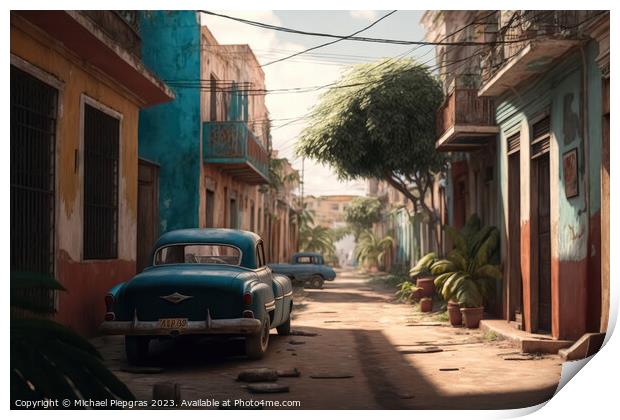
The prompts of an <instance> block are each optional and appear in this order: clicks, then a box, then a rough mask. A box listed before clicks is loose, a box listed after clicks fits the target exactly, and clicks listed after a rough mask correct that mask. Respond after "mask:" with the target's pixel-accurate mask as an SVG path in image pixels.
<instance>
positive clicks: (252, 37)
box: [201, 10, 365, 195]
mask: <svg viewBox="0 0 620 420" xmlns="http://www.w3.org/2000/svg"><path fill="white" fill-rule="evenodd" d="M218 13H219V12H218ZM221 13H223V14H230V15H232V16H235V17H240V18H244V19H248V20H255V21H259V22H264V23H269V24H272V25H282V22H281V21H280V19H279V18H278V16H276V15H275V14H274V13H273V12H272V11H247V10H235V11H231V12H221ZM201 22H202V24H203V25H206V26H207V27H208V28H209V30H210V31H211V33H213V35H214V36H215V38H216V39H217V40H218V42H220V43H221V44H248V45H249V46H250V47H251V48H252V50H253V51H254V54H255V55H256V56H257V58H258V61H259V62H261V63H266V62H268V61H272V60H274V59H277V58H280V57H284V56H286V55H289V54H292V53H293V52H297V51H302V50H304V49H306V48H307V47H305V46H304V45H301V44H298V43H294V42H289V41H283V40H281V39H279V38H278V35H277V32H274V31H271V30H267V29H262V28H258V27H254V26H250V25H246V24H243V23H239V22H233V21H230V20H227V19H223V18H220V17H217V16H208V15H203V16H202V19H201ZM342 70H343V68H342V67H341V66H338V65H325V64H320V63H317V62H316V61H314V60H311V59H309V58H307V57H304V56H303V55H302V56H300V57H295V58H294V59H291V60H286V61H283V62H281V63H276V64H273V65H270V66H267V67H264V68H263V71H264V72H265V84H266V86H267V89H281V88H291V87H305V86H320V85H325V84H328V83H331V82H334V81H335V80H337V79H338V78H339V76H340V74H341V71H342ZM322 92H323V91H322V90H319V91H314V92H307V93H288V94H277V93H274V94H269V95H267V98H266V103H267V108H268V109H269V113H270V116H271V119H272V120H273V121H272V133H271V134H272V142H273V148H274V149H276V150H278V151H279V153H280V156H284V157H287V158H288V159H289V160H290V161H292V162H293V166H294V167H295V168H296V169H301V159H300V158H296V157H295V156H294V149H295V147H294V146H295V142H296V140H297V138H298V136H299V133H300V132H301V131H302V129H303V128H304V121H303V120H301V121H293V120H283V119H287V118H294V117H300V116H303V115H306V114H308V113H309V112H310V111H311V109H312V106H313V105H314V104H316V103H317V102H318V101H319V95H320V94H321V93H322ZM286 123H290V124H287V125H286V126H283V127H281V128H278V126H280V125H283V124H286ZM304 192H305V193H306V194H315V195H320V194H364V192H365V183H364V182H361V183H360V182H340V181H338V180H337V177H336V174H335V173H334V172H333V171H332V170H331V169H330V168H328V167H325V166H323V165H320V164H318V163H316V162H313V161H311V160H308V159H306V161H305V191H304Z"/></svg>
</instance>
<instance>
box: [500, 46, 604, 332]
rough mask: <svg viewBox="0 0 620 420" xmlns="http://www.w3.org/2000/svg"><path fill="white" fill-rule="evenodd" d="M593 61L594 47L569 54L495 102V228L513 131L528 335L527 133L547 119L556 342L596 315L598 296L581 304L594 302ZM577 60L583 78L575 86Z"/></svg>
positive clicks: (596, 137)
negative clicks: (569, 169)
mask: <svg viewBox="0 0 620 420" xmlns="http://www.w3.org/2000/svg"><path fill="white" fill-rule="evenodd" d="M595 56H596V44H594V43H590V44H588V45H587V46H584V50H583V55H582V53H581V50H579V48H577V49H576V50H575V51H573V52H572V53H571V54H569V55H568V56H567V57H565V59H564V60H563V61H562V62H561V63H559V64H558V65H557V66H556V67H554V68H553V69H552V70H551V71H550V72H548V73H547V74H546V75H545V76H543V77H542V78H540V79H539V80H537V81H535V82H533V83H529V84H528V85H527V88H523V89H517V91H516V92H514V93H511V94H510V95H509V96H506V97H504V98H502V99H501V100H500V101H498V103H499V104H498V107H497V115H496V117H497V121H498V124H499V125H500V127H501V134H500V135H499V136H498V145H499V148H498V163H499V168H500V176H501V183H500V191H501V202H502V205H503V206H504V209H503V211H502V212H501V216H502V219H503V220H502V225H505V224H506V223H507V222H506V220H507V212H508V211H509V209H508V208H507V200H508V165H507V163H508V161H507V158H506V138H507V136H508V135H510V134H512V133H514V132H516V131H517V130H520V133H521V148H520V161H521V168H520V172H521V184H520V190H521V272H522V279H523V285H524V290H523V292H524V293H523V299H524V302H523V310H524V315H525V327H526V329H527V330H529V331H532V330H533V329H535V328H536V326H535V312H536V310H535V305H536V300H537V291H536V290H535V289H536V285H535V284H533V283H532V282H533V276H534V278H535V270H536V267H534V266H533V256H532V248H533V246H534V245H535V244H533V241H535V234H534V232H532V229H531V224H532V217H533V215H534V214H535V210H536V209H534V208H532V194H533V192H532V191H531V186H530V182H531V181H530V178H531V175H530V174H531V171H532V161H531V157H530V141H531V138H530V130H531V125H532V124H533V123H534V122H536V119H537V118H539V116H540V115H543V114H544V113H549V114H550V116H551V132H552V136H551V144H550V151H549V159H550V174H551V176H550V192H551V196H550V210H551V259H552V261H551V282H552V335H553V336H554V337H556V338H566V339H577V338H578V337H579V336H581V335H582V334H583V333H584V332H585V331H586V330H588V329H589V328H590V326H589V325H586V320H587V319H588V318H589V317H590V318H593V316H592V314H589V313H591V312H593V311H594V312H596V311H597V310H598V311H600V304H599V308H598V309H597V308H595V307H594V306H596V305H597V301H598V298H596V299H589V298H588V297H589V296H590V297H592V296H600V224H599V222H598V219H599V216H598V212H599V209H600V162H601V148H600V144H601V140H600V139H601V135H602V134H601V119H602V111H601V84H600V80H601V75H600V71H599V70H598V67H597V66H596V62H595V61H594V58H595ZM584 62H585V69H586V70H585V71H586V78H587V80H586V81H585V83H582V82H583V76H584V73H583V71H584ZM584 88H585V89H584ZM581 98H585V101H586V103H585V106H582V102H581ZM585 114H587V115H585ZM584 121H586V122H587V124H586V126H583V125H582V123H583V122H584ZM583 130H585V132H584V131H583ZM584 133H585V134H586V135H585V136H584ZM586 147H587V154H589V162H588V163H589V165H585V160H584V157H585V156H586V153H585V152H586ZM573 148H577V153H578V162H579V164H578V168H579V169H578V174H579V194H578V195H577V196H576V197H572V198H567V197H566V194H565V190H564V181H565V176H564V173H563V172H564V170H563V165H562V157H563V155H564V154H565V153H566V152H567V151H569V150H572V149H573ZM587 166H589V168H587ZM586 168H587V170H588V171H587V173H586ZM586 194H588V200H586ZM588 216H589V217H588ZM506 240H509V238H505V240H504V242H505V241H506ZM503 257H504V258H505V257H506V255H503ZM597 261H598V263H597ZM532 314H533V315H532ZM532 317H533V318H534V319H532Z"/></svg>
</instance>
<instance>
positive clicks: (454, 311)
mask: <svg viewBox="0 0 620 420" xmlns="http://www.w3.org/2000/svg"><path fill="white" fill-rule="evenodd" d="M448 319H449V320H450V324H451V325H452V326H453V327H460V326H461V325H463V316H462V315H461V305H459V303H458V302H457V301H454V300H452V299H450V300H449V301H448Z"/></svg>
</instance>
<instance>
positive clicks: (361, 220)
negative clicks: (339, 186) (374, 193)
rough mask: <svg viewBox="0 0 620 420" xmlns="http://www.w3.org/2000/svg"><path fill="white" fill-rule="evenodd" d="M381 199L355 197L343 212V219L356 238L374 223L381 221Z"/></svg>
mask: <svg viewBox="0 0 620 420" xmlns="http://www.w3.org/2000/svg"><path fill="white" fill-rule="evenodd" d="M381 207H382V206H381V201H379V199H378V198H376V197H356V198H354V199H353V200H351V204H350V205H349V207H347V209H346V210H345V212H344V220H345V222H347V224H349V226H350V227H351V230H352V231H353V232H354V234H355V237H356V238H357V237H358V236H359V234H360V233H361V232H362V231H363V230H365V229H370V228H372V225H373V224H374V223H378V222H379V221H381V210H382V208H381Z"/></svg>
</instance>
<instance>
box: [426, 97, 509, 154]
mask: <svg viewBox="0 0 620 420" xmlns="http://www.w3.org/2000/svg"><path fill="white" fill-rule="evenodd" d="M498 132H499V129H498V128H497V126H496V125H495V108H494V103H493V98H490V97H486V96H478V90H477V89H471V88H459V87H456V88H453V89H452V90H451V92H450V93H449V94H448V96H447V97H446V99H445V101H444V103H443V105H442V107H441V108H440V109H439V110H438V111H437V137H438V140H437V143H436V147H437V150H439V151H455V150H468V149H475V148H479V147H481V146H482V145H484V144H485V143H486V142H487V140H488V139H489V137H492V136H494V135H495V134H496V133H498Z"/></svg>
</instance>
